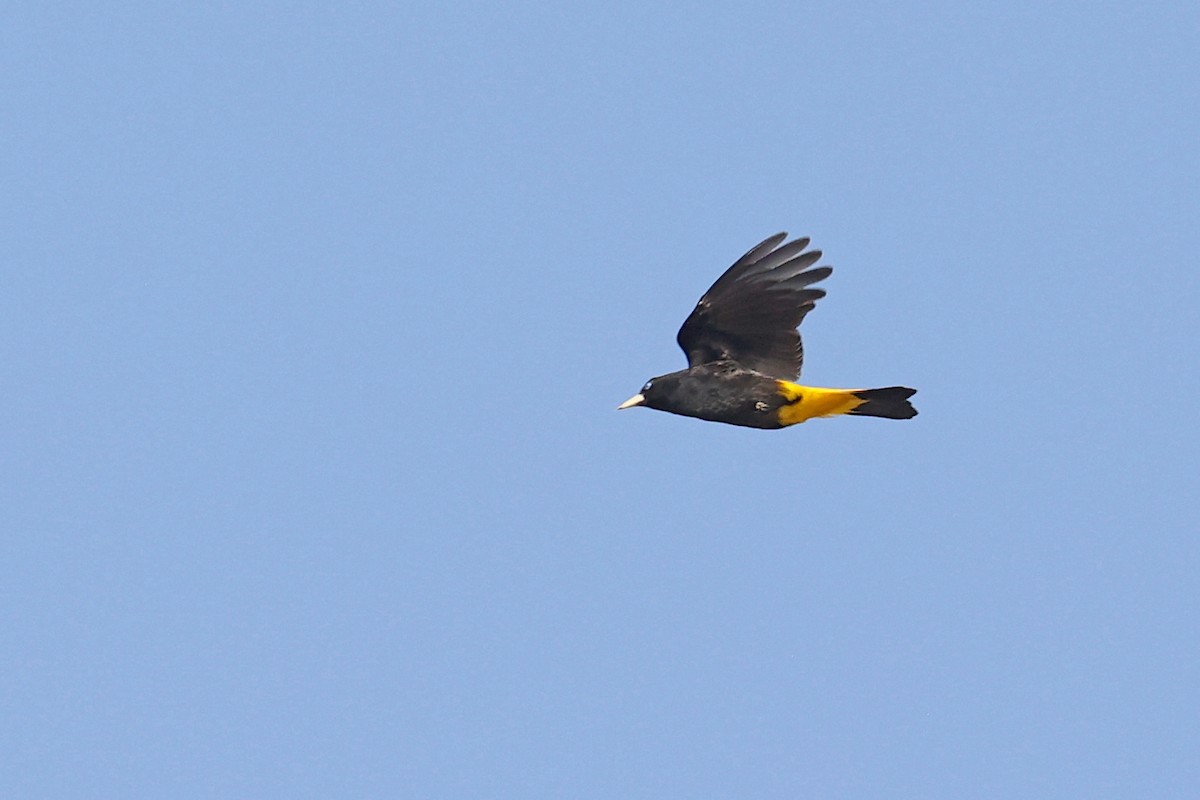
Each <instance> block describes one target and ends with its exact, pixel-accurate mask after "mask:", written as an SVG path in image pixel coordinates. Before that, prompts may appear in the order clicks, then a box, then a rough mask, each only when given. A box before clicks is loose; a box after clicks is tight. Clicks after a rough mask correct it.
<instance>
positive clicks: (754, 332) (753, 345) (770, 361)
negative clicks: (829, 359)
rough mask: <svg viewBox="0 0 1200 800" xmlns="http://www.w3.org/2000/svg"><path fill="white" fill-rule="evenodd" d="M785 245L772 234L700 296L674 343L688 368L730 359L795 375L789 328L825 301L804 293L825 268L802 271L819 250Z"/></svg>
mask: <svg viewBox="0 0 1200 800" xmlns="http://www.w3.org/2000/svg"><path fill="white" fill-rule="evenodd" d="M785 239H787V234H786V233H778V234H776V235H774V236H772V237H770V238H769V239H766V240H765V241H763V242H762V243H761V244H759V245H757V246H755V247H753V248H751V249H750V251H749V252H747V253H746V255H744V256H742V257H741V258H739V259H738V260H737V261H736V262H734V264H733V266H731V267H730V268H729V269H727V270H725V274H724V275H722V276H721V277H719V278H717V280H716V282H715V283H714V284H713V285H712V286H711V287H710V288H709V290H708V291H707V292H705V293H704V296H703V297H701V298H700V302H698V303H697V304H696V308H695V309H693V310H692V313H691V314H690V315H689V316H688V318H687V320H686V321H684V323H683V327H682V328H680V329H679V335H678V337H676V338H677V340H678V342H679V346H680V347H681V348H683V352H684V353H685V354H687V359H688V366H690V367H695V366H698V365H700V364H708V363H711V362H714V361H736V362H737V363H738V364H740V365H741V366H743V367H745V368H747V369H752V370H755V371H756V372H761V373H763V374H765V375H770V376H771V377H773V378H780V379H783V380H789V381H790V380H795V379H796V378H798V377H799V376H800V368H801V366H802V365H803V363H804V349H803V346H802V345H801V343H800V333H799V331H797V330H796V328H797V327H798V326H799V325H800V323H801V322H803V321H804V315H805V314H807V313H808V312H809V311H811V310H812V308H813V305H814V304H815V303H816V301H817V300H819V299H820V298H822V297H824V296H825V290H824V289H810V288H808V287H809V286H811V285H812V284H814V283H817V282H818V281H822V280H824V279H825V278H827V277H829V274H830V273H831V272H833V269H832V268H831V267H815V268H813V269H809V267H812V265H813V264H815V263H817V261H819V260H820V258H821V251H820V250H811V251H808V252H804V248H806V247H808V244H809V240H808V239H807V238H802V239H796V240H795V241H792V242H788V243H787V244H782V242H783V241H784V240H785Z"/></svg>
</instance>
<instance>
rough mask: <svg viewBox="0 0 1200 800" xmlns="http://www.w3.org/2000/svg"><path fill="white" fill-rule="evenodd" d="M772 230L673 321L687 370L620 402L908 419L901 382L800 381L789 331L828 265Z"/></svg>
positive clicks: (743, 413)
mask: <svg viewBox="0 0 1200 800" xmlns="http://www.w3.org/2000/svg"><path fill="white" fill-rule="evenodd" d="M786 239H787V234H786V233H777V234H775V235H774V236H772V237H770V238H769V239H766V240H765V241H763V242H762V243H761V244H759V245H756V246H755V247H753V248H751V250H750V251H749V252H748V253H746V255H744V256H742V257H741V258H739V259H738V260H737V261H736V262H735V263H734V265H733V266H732V267H730V268H729V269H727V270H725V274H724V275H722V276H721V277H720V278H717V282H716V283H714V284H713V285H712V286H711V287H710V288H709V290H708V291H707V292H705V293H704V296H703V297H701V298H700V302H698V303H696V307H695V308H694V309H693V310H692V313H691V314H689V315H688V318H687V319H686V320H685V321H684V323H683V327H682V328H680V329H679V335H678V336H677V337H676V340H677V341H678V342H679V346H680V347H681V348H683V352H684V353H685V354H687V360H688V368H687V369H684V370H680V371H679V372H671V373H669V374H667V375H659V376H658V377H657V378H651V379H650V380H649V381H646V385H645V386H643V387H642V390H641V391H640V392H638V393H637V394H635V395H634V396H633V397H631V398H629V399H628V400H626V401H625V402H624V403H621V405H619V406H617V408H618V409H621V408H632V407H633V406H645V407H647V408H655V409H658V410H659V411H669V412H671V413H672V414H682V415H683V416H686V417H697V418H699V419H705V420H710V421H712V422H725V423H728V424H730V425H743V426H745V427H748V428H785V427H787V426H789V425H795V424H797V423H800V422H804V421H806V420H810V419H812V418H813V417H833V416H837V415H839V414H850V415H851V416H859V417H886V418H887V419H911V418H912V417H915V416H916V415H917V410H916V409H915V408H913V407H912V404H911V403H909V401H908V398H910V397H912V396H913V395H914V394H916V393H917V390H916V389H909V388H908V387H906V386H888V387H886V388H884V389H819V388H816V387H813V386H801V385H800V384H798V383H795V382H794V381H795V380H796V379H797V378H799V377H800V367H801V365H802V364H803V362H804V348H803V346H802V345H801V343H800V332H799V331H798V330H796V329H797V328H798V327H799V326H800V323H801V322H803V321H804V316H805V315H806V314H807V313H808V312H809V311H811V310H812V309H813V306H814V305H815V304H816V302H817V300H819V299H820V298H822V297H824V296H825V290H824V289H814V288H812V286H813V284H815V283H819V282H820V281H823V280H825V279H826V278H828V277H829V275H830V273H831V272H833V268H832V267H828V266H822V267H814V266H813V265H814V264H816V263H817V262H818V261H820V260H821V251H820V250H807V251H806V250H805V248H807V247H808V245H809V240H808V239H807V238H801V239H794V240H793V241H790V242H787V243H786V244H784V241H785V240H786Z"/></svg>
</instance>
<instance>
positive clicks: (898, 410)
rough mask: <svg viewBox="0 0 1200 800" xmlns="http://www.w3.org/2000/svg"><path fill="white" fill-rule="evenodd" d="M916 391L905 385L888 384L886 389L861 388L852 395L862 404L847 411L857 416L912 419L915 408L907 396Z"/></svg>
mask: <svg viewBox="0 0 1200 800" xmlns="http://www.w3.org/2000/svg"><path fill="white" fill-rule="evenodd" d="M916 393H917V390H916V389H909V388H908V387H907V386H889V387H887V388H886V389H863V390H862V391H859V392H855V393H854V396H855V397H857V398H858V399H859V400H863V401H864V402H863V404H862V405H860V406H859V407H858V408H856V409H854V410H853V411H849V412H847V413H849V414H853V415H855V416H859V417H886V418H887V419H912V418H913V417H915V416H916V415H917V410H916V409H915V408H913V407H912V403H910V402H908V398H910V397H912V396H913V395H914V394H916Z"/></svg>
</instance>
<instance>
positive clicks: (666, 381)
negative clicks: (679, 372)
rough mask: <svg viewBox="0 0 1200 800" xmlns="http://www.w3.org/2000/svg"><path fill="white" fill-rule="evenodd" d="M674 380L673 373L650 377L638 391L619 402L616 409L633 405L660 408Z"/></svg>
mask: <svg viewBox="0 0 1200 800" xmlns="http://www.w3.org/2000/svg"><path fill="white" fill-rule="evenodd" d="M676 381H677V378H676V377H675V375H660V376H658V377H657V378H651V379H650V380H648V381H646V385H645V386H643V387H642V390H641V391H640V392H638V393H637V394H635V395H634V396H633V397H631V398H629V399H628V400H626V401H625V402H624V403H621V405H619V406H617V409H618V410H620V409H622V408H633V407H634V406H645V407H646V408H657V409H662V408H663V407H664V404H665V402H666V401H667V399H668V398H669V397H670V396H671V393H672V390H673V387H674V385H675V383H676Z"/></svg>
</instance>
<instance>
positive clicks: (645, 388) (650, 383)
mask: <svg viewBox="0 0 1200 800" xmlns="http://www.w3.org/2000/svg"><path fill="white" fill-rule="evenodd" d="M653 385H654V381H646V385H645V386H643V387H642V394H645V393H646V392H648V391H650V387H651V386H653Z"/></svg>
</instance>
